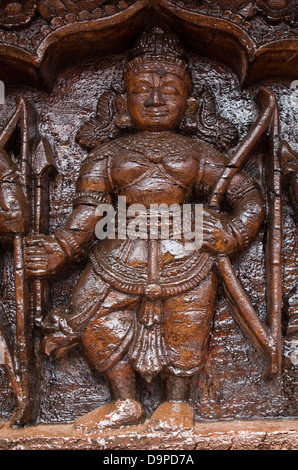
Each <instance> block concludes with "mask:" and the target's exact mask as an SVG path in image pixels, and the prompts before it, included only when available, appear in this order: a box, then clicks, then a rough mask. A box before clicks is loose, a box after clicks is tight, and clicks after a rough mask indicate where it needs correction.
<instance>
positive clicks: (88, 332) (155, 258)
mask: <svg viewBox="0 0 298 470" xmlns="http://www.w3.org/2000/svg"><path fill="white" fill-rule="evenodd" d="M124 83H125V105H126V107H125V111H126V114H125V113H124V111H123V110H122V114H123V113H124V114H125V119H126V120H127V121H129V123H130V127H131V128H132V129H133V130H132V131H131V132H126V133H124V134H123V135H122V136H120V137H117V138H114V139H113V140H110V141H108V142H105V143H103V144H101V145H98V146H97V147H96V148H95V149H94V150H92V151H91V152H90V153H89V155H88V157H87V159H86V160H85V162H84V163H83V165H82V167H81V170H80V174H79V177H78V180H77V184H76V197H75V200H74V208H73V212H72V213H71V215H70V216H69V218H68V220H67V221H66V223H65V225H64V227H63V228H62V229H61V230H59V231H57V232H56V233H54V234H52V235H30V236H28V237H27V239H26V252H25V255H26V269H27V273H28V274H29V275H30V276H31V277H33V278H43V277H45V278H46V277H53V276H55V275H56V274H57V273H58V272H60V271H61V270H62V269H63V268H65V267H68V266H70V265H71V264H72V263H73V262H77V261H80V260H81V259H82V257H84V256H85V253H86V252H87V254H88V262H87V265H86V267H85V269H84V271H83V272H82V274H81V277H80V279H79V280H78V282H77V284H76V285H75V288H74V291H73V294H72V298H71V301H70V304H69V305H68V306H65V307H60V308H57V309H55V310H54V311H52V312H50V313H49V315H48V317H47V318H46V319H45V321H44V325H43V328H44V331H45V337H44V339H43V341H42V348H43V350H44V352H45V353H46V354H48V355H53V356H56V357H60V356H61V355H62V354H63V353H64V352H65V351H67V350H68V349H69V348H71V347H73V346H74V345H76V344H80V345H81V347H82V348H83V350H84V353H85V355H86V358H87V360H88V362H89V363H90V365H91V367H92V368H93V369H95V371H97V372H98V373H99V374H102V375H103V376H104V377H105V378H106V381H107V383H108V386H109V388H110V392H111V401H110V402H109V403H108V404H106V405H103V406H101V407H99V408H98V409H96V410H93V411H91V412H90V413H89V414H87V415H85V416H83V417H81V418H79V419H78V420H77V421H76V426H77V427H79V428H82V429H89V430H90V429H91V430H92V429H102V428H105V427H109V428H113V427H114V428H116V427H119V426H121V425H132V424H138V423H141V422H143V421H144V420H145V412H144V408H143V405H142V403H141V402H140V400H139V395H138V388H137V376H140V377H141V378H142V379H145V380H146V381H148V382H150V381H152V379H153V378H154V377H155V376H157V375H158V374H161V376H162V383H163V394H164V399H163V402H162V403H161V404H160V405H159V407H158V408H157V410H156V411H155V413H154V415H153V416H152V417H151V422H152V423H155V424H158V423H165V422H169V423H172V424H173V423H174V424H175V423H176V424H177V423H178V422H179V420H181V419H183V420H184V421H183V423H184V426H192V425H193V419H194V411H193V409H192V407H191V405H190V404H189V398H190V393H191V383H192V382H193V378H194V377H197V376H198V375H199V373H200V371H201V370H202V367H203V366H204V363H205V361H206V353H207V347H208V340H209V338H210V330H211V324H212V321H213V316H214V306H215V301H216V296H217V285H218V275H217V273H216V262H217V259H218V257H220V256H228V257H231V256H233V255H236V254H237V253H240V252H242V251H243V250H244V249H246V248H247V247H248V246H249V244H250V243H251V242H252V241H253V240H254V238H255V237H256V235H257V233H258V230H259V228H260V226H261V224H262V222H263V219H264V214H265V210H264V202H263V198H262V194H261V191H260V189H259V187H258V185H257V184H256V182H255V181H254V180H252V179H251V178H250V177H249V176H247V175H246V174H245V173H243V172H241V171H239V172H237V174H235V175H234V177H233V178H232V179H231V181H230V183H229V185H228V187H227V190H226V192H225V198H224V208H225V211H220V210H215V209H214V208H213V209H210V208H209V207H208V204H207V202H206V201H207V200H208V196H209V195H210V193H211V191H212V188H213V187H214V185H215V183H216V182H217V181H218V179H219V178H220V175H221V174H222V171H223V169H224V168H225V166H226V164H227V158H226V157H225V156H224V155H222V154H221V153H220V152H219V151H218V150H216V149H215V147H214V146H212V145H210V144H208V143H204V142H203V141H199V140H195V139H193V138H192V137H190V136H187V135H183V134H182V133H181V132H180V126H181V123H182V121H183V119H184V118H185V116H186V115H187V113H188V109H189V107H190V106H191V104H192V102H191V99H190V97H191V92H192V86H193V85H192V78H191V70H190V66H189V63H188V60H187V57H186V55H185V51H184V49H183V47H182V46H181V44H180V43H179V40H178V39H177V37H176V36H174V35H172V34H170V33H165V32H164V31H160V30H159V29H153V30H152V31H151V33H150V34H147V35H146V36H141V38H140V39H139V41H138V42H137V43H136V45H135V46H134V47H133V49H132V50H131V51H130V55H129V58H128V61H127V64H126V67H125V71H124ZM122 117H123V116H122ZM120 196H122V197H125V198H126V203H127V205H128V206H129V205H132V204H142V207H145V209H146V210H145V214H143V216H144V217H145V216H146V215H147V214H146V211H148V212H149V210H150V205H152V204H156V205H161V204H166V205H167V206H171V205H173V204H175V205H176V206H178V207H182V206H183V205H184V204H203V207H204V210H203V243H202V246H201V247H200V248H199V249H196V250H189V249H186V244H185V240H184V238H183V235H182V236H181V239H179V238H177V237H176V236H175V230H174V227H173V224H171V223H170V227H169V237H168V239H159V238H158V239H150V236H148V237H147V238H146V237H145V236H144V237H141V236H140V237H139V238H136V239H131V238H129V237H127V238H126V239H122V238H121V237H119V236H117V234H116V236H115V238H114V239H113V238H106V239H104V240H99V239H98V238H97V237H96V234H95V228H96V225H97V223H98V222H99V221H100V219H101V217H102V215H100V214H99V213H98V210H97V207H98V206H99V205H100V204H110V205H112V206H113V207H114V209H115V211H117V210H118V206H117V204H118V201H119V197H120ZM127 222H129V217H128V219H127Z"/></svg>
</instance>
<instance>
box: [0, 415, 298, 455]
mask: <svg viewBox="0 0 298 470" xmlns="http://www.w3.org/2000/svg"><path fill="white" fill-rule="evenodd" d="M147 424H148V423H146V422H145V423H144V424H142V425H140V426H130V427H123V428H121V429H118V430H115V431H112V430H105V431H102V432H97V433H92V434H88V435H86V434H84V433H82V432H80V431H75V430H74V427H73V425H72V424H65V425H40V426H37V427H29V428H25V429H18V430H15V429H11V428H10V427H9V426H8V425H7V424H3V425H2V428H1V429H0V449H1V450H58V449H60V450H188V451H190V450H294V449H298V420H297V419H292V420H289V419H280V420H255V421H233V422H228V421H226V422H224V421H221V422H217V423H215V422H213V423H207V422H206V423H197V424H196V426H195V427H194V429H193V430H184V431H183V430H182V431H177V430H176V431H173V432H170V431H169V430H168V431H167V432H164V433H163V432H162V431H160V430H159V431H157V432H155V431H148V425H147Z"/></svg>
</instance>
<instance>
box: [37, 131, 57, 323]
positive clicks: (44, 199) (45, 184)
mask: <svg viewBox="0 0 298 470" xmlns="http://www.w3.org/2000/svg"><path fill="white" fill-rule="evenodd" d="M32 169H33V177H34V220H33V232H34V233H37V234H46V233H47V232H48V229H49V211H50V205H49V184H50V178H52V177H54V176H55V175H56V174H57V173H58V170H57V167H56V163H55V159H54V155H53V152H52V149H51V147H50V144H49V142H48V140H47V139H45V138H43V137H41V138H39V139H37V140H36V142H35V146H34V154H33V161H32ZM49 290H50V289H49V283H48V281H47V280H46V279H36V280H34V282H33V308H34V311H35V323H36V324H37V325H38V326H40V324H41V322H42V317H43V312H44V311H45V310H46V309H47V308H48V305H49Z"/></svg>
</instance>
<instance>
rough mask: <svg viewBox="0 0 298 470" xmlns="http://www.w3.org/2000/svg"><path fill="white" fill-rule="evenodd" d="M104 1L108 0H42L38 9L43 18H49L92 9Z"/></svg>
mask: <svg viewBox="0 0 298 470" xmlns="http://www.w3.org/2000/svg"><path fill="white" fill-rule="evenodd" d="M102 3H106V0H40V1H39V2H38V10H39V12H40V14H41V16H42V17H43V18H45V19H46V20H49V19H51V18H54V17H55V16H65V15H67V14H68V13H74V14H75V13H79V12H80V11H86V10H87V11H88V10H92V9H94V8H96V7H98V6H99V5H101V4H102Z"/></svg>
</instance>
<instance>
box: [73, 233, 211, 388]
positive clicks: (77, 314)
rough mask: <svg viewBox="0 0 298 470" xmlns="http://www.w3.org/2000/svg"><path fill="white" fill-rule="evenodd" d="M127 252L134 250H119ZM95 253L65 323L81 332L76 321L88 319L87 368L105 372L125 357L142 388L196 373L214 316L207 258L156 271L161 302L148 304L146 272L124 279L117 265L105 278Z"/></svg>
mask: <svg viewBox="0 0 298 470" xmlns="http://www.w3.org/2000/svg"><path fill="white" fill-rule="evenodd" d="M139 243H140V244H143V243H144V242H139ZM130 244H134V245H137V244H138V243H136V242H135V241H128V242H127V243H124V244H123V245H126V247H127V245H130ZM158 244H159V245H160V244H162V242H158ZM122 249H123V250H124V247H122ZM137 249H138V247H136V246H135V251H137ZM102 251H103V250H99V249H98V250H96V249H95V250H94V252H93V253H92V254H91V256H90V262H89V263H88V266H87V268H86V270H85V272H84V273H83V275H82V277H81V280H80V281H79V283H78V284H77V286H76V289H75V291H74V293H73V298H72V303H71V310H72V312H73V315H72V320H71V321H70V322H69V324H70V325H71V326H72V327H75V328H81V327H82V325H81V320H82V321H83V322H84V324H85V322H86V319H87V318H88V324H87V326H86V328H85V329H84V332H83V334H82V338H81V340H82V344H83V346H84V348H85V351H86V354H87V356H88V357H89V358H91V360H92V362H93V366H94V367H95V368H96V369H97V370H98V371H99V372H104V371H105V370H107V369H108V368H110V367H111V366H112V365H114V364H115V363H116V362H118V361H119V360H121V358H122V357H123V356H124V355H125V354H127V355H128V358H129V361H130V362H131V364H132V365H133V367H134V369H135V370H136V371H137V372H139V373H140V374H141V375H142V376H143V377H144V378H145V379H146V380H148V381H150V380H152V378H153V377H154V376H155V375H156V374H158V373H159V372H161V371H162V370H163V369H166V370H168V371H170V372H171V373H173V374H175V375H181V376H188V375H192V374H194V373H196V372H197V371H198V370H199V369H200V367H201V365H202V364H203V361H204V357H205V353H206V347H207V342H208V338H209V333H210V324H211V322H212V318H213V312H214V301H215V292H216V286H217V280H216V275H215V273H214V272H213V270H212V264H213V260H212V258H211V257H210V256H209V255H207V254H206V253H195V254H194V255H193V257H192V259H190V260H188V262H187V263H185V262H184V263H176V266H175V268H174V267H173V266H172V269H170V268H169V269H168V270H166V269H164V270H161V276H160V281H159V286H160V287H161V296H160V297H157V298H152V297H151V298H150V293H149V295H148V293H147V295H146V288H147V286H148V285H149V286H150V285H152V284H150V279H149V280H148V276H147V272H146V269H141V268H139V269H133V268H131V271H130V273H129V274H130V277H128V276H127V277H124V272H123V273H121V267H122V268H123V271H124V267H125V274H127V265H124V263H123V262H122V263H121V261H119V260H118V262H117V269H116V268H115V269H112V270H111V264H108V260H107V259H104V254H103V253H102ZM132 251H133V250H132ZM121 265H122V266H121ZM169 271H172V272H171V276H169V275H168V272H169ZM179 271H180V272H179ZM121 274H122V276H121ZM113 275H114V279H113V278H112V276H113ZM133 275H134V276H135V279H133ZM179 275H180V276H179ZM133 281H134V282H133ZM142 281H143V282H142ZM84 293H85V294H84ZM79 325H80V326H79Z"/></svg>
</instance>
